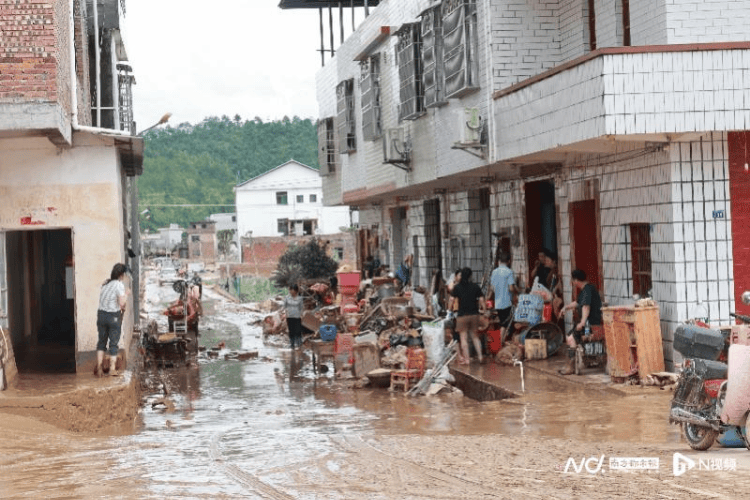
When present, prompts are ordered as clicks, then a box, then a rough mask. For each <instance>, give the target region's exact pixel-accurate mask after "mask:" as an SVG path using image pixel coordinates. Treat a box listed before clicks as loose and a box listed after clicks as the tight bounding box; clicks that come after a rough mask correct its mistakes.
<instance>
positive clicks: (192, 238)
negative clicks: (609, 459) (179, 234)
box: [190, 234, 201, 243]
mask: <svg viewBox="0 0 750 500" xmlns="http://www.w3.org/2000/svg"><path fill="white" fill-rule="evenodd" d="M190 241H192V242H193V243H199V242H200V241H201V237H200V235H197V234H194V235H192V236H191V237H190Z"/></svg>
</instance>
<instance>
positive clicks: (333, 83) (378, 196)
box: [281, 0, 750, 366]
mask: <svg viewBox="0 0 750 500" xmlns="http://www.w3.org/2000/svg"><path fill="white" fill-rule="evenodd" d="M326 4H330V6H331V7H334V8H335V7H340V4H338V3H337V2H316V3H315V6H316V7H326V6H328V5H326ZM356 4H357V5H361V2H357V3H356ZM369 5H370V12H369V16H367V17H366V18H365V19H364V21H363V22H362V23H361V24H360V25H359V26H358V27H356V30H354V31H353V33H352V34H351V35H349V36H348V37H347V38H346V39H345V41H343V43H342V44H341V45H340V46H338V47H335V48H334V47H330V49H327V50H329V52H330V53H333V52H334V49H335V57H329V59H328V60H327V61H326V62H325V65H324V66H323V68H322V69H321V70H320V71H319V73H318V74H317V100H318V105H319V109H320V116H319V138H320V146H321V147H320V162H321V171H320V173H321V175H322V178H323V197H324V199H325V202H326V204H333V205H336V204H338V205H356V206H357V207H358V208H359V210H360V226H361V227H362V228H363V229H366V230H368V231H369V232H371V233H372V234H376V235H378V236H379V241H378V243H377V245H376V248H375V250H376V251H379V252H380V253H381V259H384V258H385V260H386V261H387V262H389V263H390V264H391V266H395V265H396V264H397V263H398V262H399V261H400V260H401V259H402V258H403V256H404V255H405V254H408V253H413V254H414V255H415V264H414V266H415V278H414V279H415V282H416V284H421V285H426V284H428V283H429V280H430V277H431V275H432V273H433V272H435V271H437V270H441V271H443V273H444V275H447V274H449V273H450V272H451V271H452V270H453V269H454V268H455V267H456V266H457V265H459V264H460V265H469V266H471V267H472V269H473V270H474V272H475V276H478V278H477V281H479V280H481V277H482V275H483V274H484V273H486V272H488V271H489V268H490V261H491V251H492V248H493V247H494V246H495V240H494V239H493V237H492V233H499V234H500V235H501V236H500V238H499V244H500V245H501V246H502V247H504V248H506V249H508V250H510V251H511V253H512V255H513V267H514V268H515V270H516V272H517V273H520V274H522V275H524V276H528V270H529V268H530V267H531V266H532V265H533V262H534V260H535V256H536V254H537V252H538V251H539V250H541V249H542V248H544V247H547V248H549V249H552V250H555V251H557V253H558V255H559V257H560V265H561V270H562V275H563V276H564V288H565V299H566V300H571V298H572V294H573V291H572V288H571V283H570V278H569V277H570V272H571V270H572V269H573V268H581V269H583V270H585V271H586V272H587V274H588V276H589V277H590V281H591V282H593V283H594V284H595V285H597V286H598V288H599V289H600V290H601V291H602V295H603V297H604V299H605V300H606V301H607V302H608V303H609V304H610V305H621V304H629V303H632V296H633V295H634V294H639V295H645V294H646V293H647V292H648V291H649V290H652V291H653V296H654V298H655V299H656V300H657V301H658V303H659V306H660V313H661V322H662V324H661V326H662V336H663V347H664V355H665V358H666V361H667V365H668V366H669V365H670V362H671V361H673V360H677V361H679V355H673V350H672V339H673V332H674V329H675V327H676V325H677V324H678V323H679V322H681V321H683V320H686V319H688V318H690V317H692V316H694V314H695V313H694V310H695V309H696V306H697V304H698V303H701V304H702V305H703V306H705V308H706V309H707V311H708V317H709V319H710V322H711V324H713V325H718V324H723V323H729V322H730V320H731V318H730V316H729V313H731V312H735V311H736V312H742V313H745V314H747V313H748V312H750V311H749V310H748V308H747V306H744V305H743V304H741V303H740V294H741V292H742V291H743V290H745V289H750V273H748V272H747V269H748V262H750V244H748V237H749V236H748V235H749V234H750V233H748V232H747V231H744V227H745V224H747V223H748V220H747V218H748V217H750V215H748V214H750V212H749V211H747V210H746V209H745V202H744V201H743V198H744V196H745V193H746V192H747V191H746V190H745V189H744V188H745V186H746V184H747V183H748V179H750V177H748V174H747V168H746V165H747V164H748V163H750V147H748V144H749V143H750V132H747V130H748V128H750V78H747V76H748V72H750V3H747V2H736V1H729V0H679V1H675V0H629V1H626V0H553V1H538V0H417V1H414V2H403V1H397V0H382V1H380V2H370V3H369ZM375 5H377V6H375ZM305 6H306V5H305V2H300V1H296V0H282V2H281V7H282V8H285V7H287V8H296V7H305ZM307 6H309V4H308V5H307ZM326 38H327V37H322V42H324V41H325V40H326ZM331 40H334V37H333V36H331ZM323 48H325V47H324V45H323Z"/></svg>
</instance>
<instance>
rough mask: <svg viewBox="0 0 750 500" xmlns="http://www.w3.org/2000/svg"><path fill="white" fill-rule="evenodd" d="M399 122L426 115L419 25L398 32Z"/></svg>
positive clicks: (414, 24) (405, 27)
mask: <svg viewBox="0 0 750 500" xmlns="http://www.w3.org/2000/svg"><path fill="white" fill-rule="evenodd" d="M396 35H397V36H398V42H397V44H396V61H397V62H398V75H399V85H400V87H399V97H400V105H399V107H398V119H399V120H414V119H416V118H419V117H420V116H421V115H422V114H423V113H424V99H423V90H422V56H421V52H422V38H421V36H420V34H419V24H418V23H410V24H405V25H404V26H403V27H402V28H401V29H400V30H398V32H397V33H396Z"/></svg>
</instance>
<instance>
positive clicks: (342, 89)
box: [336, 78, 357, 153]
mask: <svg viewBox="0 0 750 500" xmlns="http://www.w3.org/2000/svg"><path fill="white" fill-rule="evenodd" d="M336 100H337V103H336V111H337V119H338V130H339V141H340V151H341V152H342V153H351V152H353V151H356V150H357V135H356V129H355V121H354V79H353V78H350V79H349V80H344V81H343V82H341V83H339V84H338V85H337V86H336Z"/></svg>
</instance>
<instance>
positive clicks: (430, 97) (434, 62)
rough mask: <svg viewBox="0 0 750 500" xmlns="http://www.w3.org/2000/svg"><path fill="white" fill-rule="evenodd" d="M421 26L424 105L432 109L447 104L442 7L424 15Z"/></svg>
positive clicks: (437, 7) (434, 8)
mask: <svg viewBox="0 0 750 500" xmlns="http://www.w3.org/2000/svg"><path fill="white" fill-rule="evenodd" d="M421 25H422V61H423V63H422V67H423V81H424V105H425V107H426V108H430V107H436V106H439V105H441V104H445V103H446V100H445V66H444V63H445V61H444V60H443V54H444V47H443V42H444V40H443V18H442V16H441V15H440V5H436V6H435V7H432V8H430V9H428V10H426V11H425V12H424V13H423V14H422V21H421Z"/></svg>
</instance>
